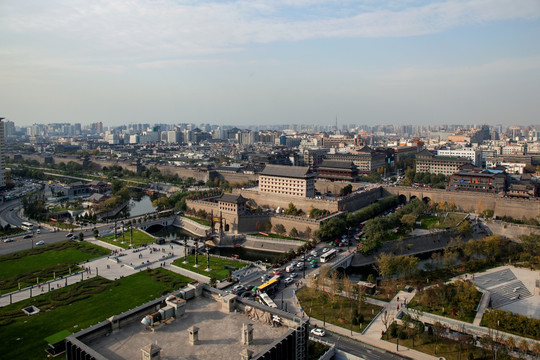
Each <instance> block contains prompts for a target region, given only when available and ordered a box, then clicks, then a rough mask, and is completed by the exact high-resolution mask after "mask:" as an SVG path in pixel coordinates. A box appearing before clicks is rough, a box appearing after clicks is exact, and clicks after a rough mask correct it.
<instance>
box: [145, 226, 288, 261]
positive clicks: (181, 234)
mask: <svg viewBox="0 0 540 360" xmlns="http://www.w3.org/2000/svg"><path fill="white" fill-rule="evenodd" d="M152 235H154V236H159V237H162V238H165V240H174V239H183V238H186V237H193V234H190V233H188V232H186V231H184V230H182V229H181V228H178V227H175V226H169V227H167V228H165V229H163V230H161V231H158V232H156V233H152ZM210 253H211V254H215V255H221V256H227V257H231V256H233V255H235V256H238V257H239V258H240V259H243V260H250V261H258V260H260V261H263V262H267V263H275V262H276V261H277V260H278V258H279V257H280V255H281V254H280V253H274V252H268V251H260V250H251V249H245V248H217V247H215V248H211V251H210Z"/></svg>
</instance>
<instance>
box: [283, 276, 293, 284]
mask: <svg viewBox="0 0 540 360" xmlns="http://www.w3.org/2000/svg"><path fill="white" fill-rule="evenodd" d="M284 282H285V284H286V285H290V284H292V283H293V282H294V279H293V278H291V277H288V278H286V279H285V280H284Z"/></svg>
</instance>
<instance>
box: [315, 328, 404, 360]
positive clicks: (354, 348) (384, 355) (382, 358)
mask: <svg viewBox="0 0 540 360" xmlns="http://www.w3.org/2000/svg"><path fill="white" fill-rule="evenodd" d="M322 340H323V341H325V342H328V343H330V344H334V345H335V346H336V349H339V350H342V351H344V352H346V353H349V354H352V355H355V356H358V357H359V358H361V359H365V360H403V359H409V358H407V357H402V356H399V355H396V354H392V353H388V352H386V351H384V350H381V349H376V348H373V347H372V346H369V345H366V344H364V343H361V342H358V341H355V340H352V339H349V338H347V337H343V336H339V335H336V334H332V333H330V332H328V331H327V332H326V336H325V337H324V338H322Z"/></svg>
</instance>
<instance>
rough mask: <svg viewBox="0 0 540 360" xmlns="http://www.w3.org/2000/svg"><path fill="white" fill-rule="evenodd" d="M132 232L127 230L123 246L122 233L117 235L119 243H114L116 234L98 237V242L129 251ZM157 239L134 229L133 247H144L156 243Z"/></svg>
mask: <svg viewBox="0 0 540 360" xmlns="http://www.w3.org/2000/svg"><path fill="white" fill-rule="evenodd" d="M130 236H131V235H130V230H127V231H125V232H124V239H125V240H124V241H125V242H124V243H123V244H122V231H119V232H117V233H116V237H117V239H118V240H117V241H114V234H112V235H109V236H104V237H98V240H101V241H105V242H108V243H109V244H113V245H115V246H119V247H121V248H124V249H127V248H129V244H130ZM155 241H156V239H155V238H153V237H152V236H150V235H148V234H146V233H145V232H143V231H141V230H139V229H133V247H139V246H142V245H146V244H150V243H153V242H155Z"/></svg>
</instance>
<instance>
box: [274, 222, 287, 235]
mask: <svg viewBox="0 0 540 360" xmlns="http://www.w3.org/2000/svg"><path fill="white" fill-rule="evenodd" d="M274 231H275V232H276V234H279V235H283V234H285V232H286V231H287V230H285V226H283V224H276V225H274Z"/></svg>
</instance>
